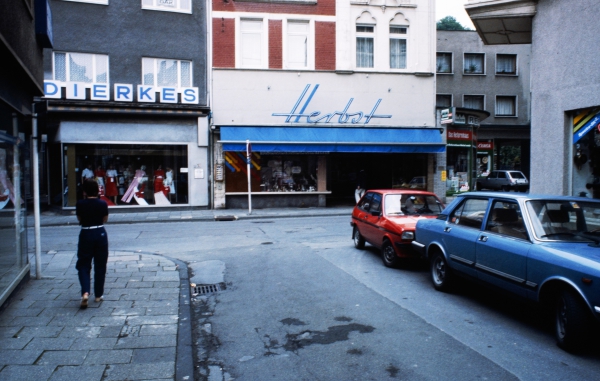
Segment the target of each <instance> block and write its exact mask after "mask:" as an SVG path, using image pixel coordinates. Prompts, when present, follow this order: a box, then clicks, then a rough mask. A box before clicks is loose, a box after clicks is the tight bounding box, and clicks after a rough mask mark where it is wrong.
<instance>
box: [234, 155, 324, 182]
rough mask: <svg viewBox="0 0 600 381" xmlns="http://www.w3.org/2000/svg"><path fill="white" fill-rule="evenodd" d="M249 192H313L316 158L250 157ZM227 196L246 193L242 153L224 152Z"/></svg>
mask: <svg viewBox="0 0 600 381" xmlns="http://www.w3.org/2000/svg"><path fill="white" fill-rule="evenodd" d="M251 157H252V159H251V165H250V175H251V186H252V192H314V191H316V190H317V162H318V157H317V156H316V155H298V154H277V155H270V154H260V153H258V152H254V153H252V156H251ZM225 166H226V173H227V182H226V191H227V192H247V191H248V172H247V167H248V166H247V163H246V153H245V152H225Z"/></svg>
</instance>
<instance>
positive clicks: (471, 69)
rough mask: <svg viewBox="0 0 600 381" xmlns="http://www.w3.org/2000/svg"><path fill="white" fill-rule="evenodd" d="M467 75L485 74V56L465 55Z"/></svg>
mask: <svg viewBox="0 0 600 381" xmlns="http://www.w3.org/2000/svg"><path fill="white" fill-rule="evenodd" d="M465 73H483V56H481V55H479V54H465Z"/></svg>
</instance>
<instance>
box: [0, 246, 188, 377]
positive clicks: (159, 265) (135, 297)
mask: <svg viewBox="0 0 600 381" xmlns="http://www.w3.org/2000/svg"><path fill="white" fill-rule="evenodd" d="M75 254H76V253H75V252H66V251H64V252H50V253H48V254H44V256H43V257H42V258H43V261H44V263H43V272H44V275H45V277H44V279H42V280H34V279H32V280H31V281H29V282H28V283H27V284H25V286H24V287H23V288H22V289H21V290H20V291H19V292H18V293H16V294H15V295H14V296H13V298H12V299H11V301H10V302H9V303H8V305H7V306H6V308H5V309H4V310H3V311H2V312H1V313H0V380H10V381H17V380H52V381H55V380H86V381H94V380H98V381H99V380H141V379H145V380H148V379H153V380H154V379H163V380H175V379H177V380H193V378H194V377H193V358H192V348H191V321H190V320H191V319H190V307H189V295H190V286H189V279H188V275H187V268H186V267H185V264H183V263H181V262H179V261H177V262H178V264H176V263H175V262H174V261H175V260H170V259H166V258H164V257H162V256H157V255H151V254H144V253H133V252H119V251H111V252H110V255H109V262H108V273H107V277H106V289H105V295H104V301H103V302H101V303H95V302H94V296H93V295H91V297H90V303H89V307H88V308H87V309H85V310H81V309H79V302H80V298H79V295H80V286H79V281H78V278H77V270H75V261H76V255H75ZM178 328H179V329H178Z"/></svg>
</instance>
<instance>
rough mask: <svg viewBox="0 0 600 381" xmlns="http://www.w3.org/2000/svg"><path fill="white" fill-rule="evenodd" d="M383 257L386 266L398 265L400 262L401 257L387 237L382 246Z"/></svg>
mask: <svg viewBox="0 0 600 381" xmlns="http://www.w3.org/2000/svg"><path fill="white" fill-rule="evenodd" d="M381 258H382V259H383V264H384V265H385V267H398V265H399V264H400V258H398V256H397V255H396V251H395V250H394V246H392V243H391V242H390V241H389V240H387V239H386V240H385V241H383V246H382V247H381Z"/></svg>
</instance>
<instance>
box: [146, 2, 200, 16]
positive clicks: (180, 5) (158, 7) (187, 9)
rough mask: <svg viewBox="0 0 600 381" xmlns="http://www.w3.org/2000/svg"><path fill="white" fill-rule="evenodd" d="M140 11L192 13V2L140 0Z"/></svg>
mask: <svg viewBox="0 0 600 381" xmlns="http://www.w3.org/2000/svg"><path fill="white" fill-rule="evenodd" d="M142 9H152V10H154V11H165V12H180V13H192V0H142Z"/></svg>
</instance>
